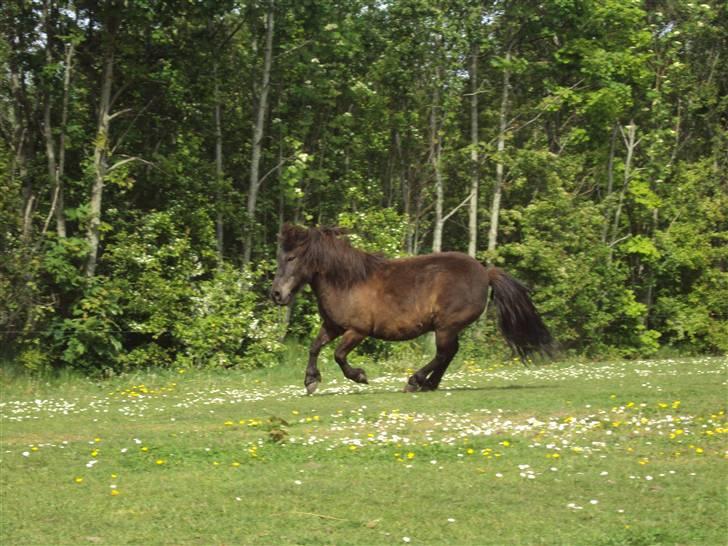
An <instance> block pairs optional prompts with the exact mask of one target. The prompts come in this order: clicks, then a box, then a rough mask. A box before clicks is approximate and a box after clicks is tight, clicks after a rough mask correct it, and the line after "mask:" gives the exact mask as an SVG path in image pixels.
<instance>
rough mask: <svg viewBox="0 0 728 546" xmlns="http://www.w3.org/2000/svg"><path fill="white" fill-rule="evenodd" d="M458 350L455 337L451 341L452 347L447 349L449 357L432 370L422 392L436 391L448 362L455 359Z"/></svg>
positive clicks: (458, 345)
mask: <svg viewBox="0 0 728 546" xmlns="http://www.w3.org/2000/svg"><path fill="white" fill-rule="evenodd" d="M459 348H460V344H459V343H458V338H457V336H456V337H455V339H454V340H453V343H452V345H450V347H449V348H448V351H449V354H450V356H449V357H448V358H447V359H446V360H444V361H443V362H442V364H440V365H439V366H437V367H436V368H435V369H434V370H432V373H431V374H430V376H429V377H428V378H427V379H426V380H425V382H424V384H423V385H422V390H423V391H434V390H437V387H439V386H440V381H442V376H443V375H445V372H446V371H447V367H448V366H449V365H450V362H452V359H453V358H455V355H456V354H457V352H458V349H459Z"/></svg>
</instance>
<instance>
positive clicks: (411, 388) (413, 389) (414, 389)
mask: <svg viewBox="0 0 728 546" xmlns="http://www.w3.org/2000/svg"><path fill="white" fill-rule="evenodd" d="M419 390H420V387H418V386H417V385H413V384H411V383H407V384H406V385H405V386H404V389H402V392H417V391H419Z"/></svg>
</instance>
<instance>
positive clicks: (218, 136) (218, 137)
mask: <svg viewBox="0 0 728 546" xmlns="http://www.w3.org/2000/svg"><path fill="white" fill-rule="evenodd" d="M213 77H214V79H215V200H216V201H217V203H216V208H217V216H216V220H215V234H216V239H217V261H218V263H219V264H222V262H223V258H224V249H225V246H224V243H225V240H224V228H225V225H224V217H223V192H222V184H223V176H224V174H223V170H222V104H221V99H220V80H219V75H218V64H217V61H216V62H215V64H214V66H213Z"/></svg>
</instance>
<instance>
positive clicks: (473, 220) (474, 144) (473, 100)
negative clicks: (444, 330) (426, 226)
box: [468, 44, 480, 258]
mask: <svg viewBox="0 0 728 546" xmlns="http://www.w3.org/2000/svg"><path fill="white" fill-rule="evenodd" d="M478 53H479V48H478V45H477V44H475V45H474V46H473V51H472V53H471V59H470V92H471V93H472V95H471V97H470V146H471V148H470V161H471V163H472V169H473V173H472V179H471V182H470V208H469V211H468V255H470V256H472V257H473V258H474V257H475V252H476V251H477V248H478V190H479V186H480V180H479V176H478Z"/></svg>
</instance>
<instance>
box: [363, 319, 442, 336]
mask: <svg viewBox="0 0 728 546" xmlns="http://www.w3.org/2000/svg"><path fill="white" fill-rule="evenodd" d="M433 329H434V327H433V325H432V321H428V320H415V321H401V320H397V319H393V320H389V321H382V322H377V323H375V324H374V325H373V327H372V330H371V333H370V334H369V335H370V336H371V337H375V338H377V339H383V340H385V341H404V340H407V339H414V338H416V337H419V336H421V335H422V334H424V333H425V332H430V331H432V330H433Z"/></svg>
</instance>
